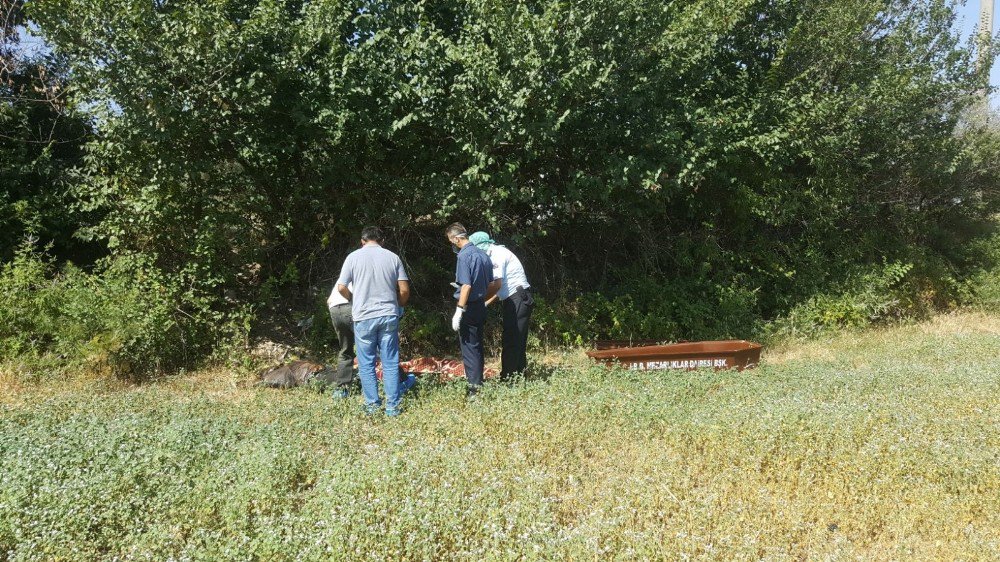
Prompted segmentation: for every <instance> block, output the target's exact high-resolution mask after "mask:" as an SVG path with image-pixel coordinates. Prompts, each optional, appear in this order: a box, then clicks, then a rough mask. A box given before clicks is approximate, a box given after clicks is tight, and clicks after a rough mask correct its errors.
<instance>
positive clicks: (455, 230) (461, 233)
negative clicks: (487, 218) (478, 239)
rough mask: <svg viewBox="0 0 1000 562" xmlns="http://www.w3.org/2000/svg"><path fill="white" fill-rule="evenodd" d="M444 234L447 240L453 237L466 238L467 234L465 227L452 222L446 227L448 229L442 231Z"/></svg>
mask: <svg viewBox="0 0 1000 562" xmlns="http://www.w3.org/2000/svg"><path fill="white" fill-rule="evenodd" d="M444 233H445V235H446V236H448V237H449V238H450V237H452V236H454V237H455V238H468V237H469V232H468V231H467V230H465V227H464V226H462V224H461V223H457V222H453V223H451V224H449V225H448V228H446V229H444Z"/></svg>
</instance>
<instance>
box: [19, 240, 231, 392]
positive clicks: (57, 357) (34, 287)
mask: <svg viewBox="0 0 1000 562" xmlns="http://www.w3.org/2000/svg"><path fill="white" fill-rule="evenodd" d="M202 304H204V301H202ZM198 305H199V301H198V300H197V296H196V295H194V294H192V293H190V292H185V291H184V288H183V287H178V286H176V285H172V284H171V283H170V282H169V281H168V280H167V279H165V278H164V277H163V276H162V275H161V274H160V273H159V272H158V271H157V270H156V269H155V268H151V267H145V264H143V263H142V262H141V261H139V260H136V261H132V262H129V261H127V260H126V259H125V258H124V257H119V258H118V259H116V260H113V261H107V262H105V263H102V264H101V266H100V267H99V268H98V269H97V271H95V272H94V273H88V272H84V271H83V270H81V269H79V268H77V267H75V266H73V265H72V264H66V265H65V266H63V267H62V268H59V269H57V268H56V266H55V264H54V263H53V260H52V258H50V257H49V256H47V255H46V254H45V253H44V252H41V251H39V250H38V249H37V248H36V247H34V246H33V245H31V244H25V245H23V246H22V247H21V248H20V249H19V250H18V251H17V252H16V255H15V257H14V259H13V260H12V261H10V262H8V263H5V264H3V266H2V269H0V360H12V359H19V360H21V361H22V362H24V361H25V360H28V361H29V362H28V365H29V366H48V367H52V366H57V365H67V364H68V365H71V366H82V367H86V368H91V369H101V370H103V369H110V370H111V371H112V372H113V373H115V374H117V375H119V376H122V377H125V378H132V379H136V378H143V377H146V376H148V375H150V374H155V373H158V372H163V371H170V370H176V369H178V368H181V367H183V366H186V365H190V364H192V363H193V362H195V361H197V360H198V359H199V358H201V357H204V356H206V355H207V354H209V353H211V352H212V350H213V346H215V347H217V348H218V350H219V351H220V352H224V351H225V347H224V346H222V345H219V344H221V343H224V342H225V340H226V338H225V337H224V336H229V338H230V339H232V338H237V339H238V338H239V337H240V336H241V335H245V332H246V329H247V327H246V325H245V322H244V323H241V321H240V320H241V319H240V318H239V316H238V315H237V314H221V313H213V312H212V311H211V310H210V309H208V308H205V307H202V308H200V309H199V306H198ZM182 306H184V308H181V307H182ZM199 316H201V317H199ZM207 326H214V328H213V329H212V330H211V331H208V330H207V328H206V327H207Z"/></svg>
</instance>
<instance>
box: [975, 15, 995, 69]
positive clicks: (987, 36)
mask: <svg viewBox="0 0 1000 562" xmlns="http://www.w3.org/2000/svg"><path fill="white" fill-rule="evenodd" d="M993 3H994V0H979V43H980V48H982V49H983V50H982V51H981V53H982V54H981V55H980V59H981V60H982V61H983V64H986V65H989V64H990V57H989V56H983V55H988V54H989V50H990V44H991V43H992V42H993Z"/></svg>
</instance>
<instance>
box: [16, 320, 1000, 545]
mask: <svg viewBox="0 0 1000 562" xmlns="http://www.w3.org/2000/svg"><path fill="white" fill-rule="evenodd" d="M545 363H547V365H545V366H544V367H542V368H539V369H538V373H537V374H536V376H535V377H534V378H533V379H531V380H528V381H524V382H521V383H519V384H516V385H513V386H511V387H491V388H489V389H488V391H487V392H486V393H485V396H484V397H483V400H482V401H480V402H479V403H475V404H470V405H467V404H465V402H464V399H463V388H462V387H461V386H460V385H455V384H452V385H429V384H428V385H422V386H421V387H420V390H419V392H418V394H417V395H416V396H415V397H414V398H413V399H410V400H409V401H408V402H407V407H408V409H407V411H406V412H405V414H404V415H403V416H402V417H401V418H398V419H386V418H384V417H378V418H374V419H370V418H366V417H364V416H362V415H361V412H360V408H359V407H358V403H357V402H356V401H354V400H352V401H351V403H350V404H345V403H333V402H332V401H331V400H330V399H328V398H325V397H324V396H322V395H320V394H317V393H315V392H311V391H308V390H294V391H268V390H259V389H256V388H253V387H250V386H248V385H247V384H246V381H245V380H241V379H240V378H239V377H236V376H235V375H232V374H229V373H226V372H207V371H206V372H201V373H196V374H193V375H190V376H187V377H179V378H175V379H172V380H169V381H166V382H162V383H156V384H149V385H146V386H142V387H129V386H124V385H121V384H118V383H113V382H109V381H107V380H106V379H95V378H80V379H70V380H65V381H62V382H60V383H56V382H52V381H50V382H44V383H34V384H28V383H24V382H23V381H20V379H18V378H17V377H16V376H15V375H13V374H9V373H8V374H7V375H4V376H3V377H2V378H0V387H2V388H0V559H3V558H5V557H6V558H7V559H8V560H95V559H119V560H220V559H234V560H293V559H294V560H327V559H362V558H364V559H366V560H380V559H392V560H396V559H412V560H439V559H470V560H494V559H532V560H534V559H573V560H580V559H592V560H605V559H670V560H673V559H686V558H708V559H773V560H782V559H790V558H794V559H803V558H804V559H829V560H847V559H852V560H853V559H948V560H954V559H965V560H972V559H980V560H988V559H995V558H996V556H997V553H998V552H1000V317H996V316H987V315H980V314H972V313H969V314H961V315H952V316H942V317H939V318H937V319H935V320H933V321H931V322H928V323H925V324H921V325H916V326H908V327H902V328H893V329H887V330H881V331H874V332H865V333H861V334H848V335H842V336H837V337H835V338H832V339H830V340H828V341H813V342H807V343H799V344H786V345H784V346H782V347H780V348H777V349H772V350H769V351H768V353H767V354H766V357H765V361H764V365H763V366H762V367H761V368H758V369H756V370H753V371H748V372H746V373H742V374H741V373H713V372H708V371H703V372H693V373H655V372H646V373H630V372H623V371H606V370H603V369H600V368H595V367H592V366H589V365H587V364H586V362H585V361H584V360H583V358H582V354H581V353H568V354H566V355H565V356H564V357H553V356H549V357H547V358H546V361H545Z"/></svg>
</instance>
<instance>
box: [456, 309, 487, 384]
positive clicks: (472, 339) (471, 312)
mask: <svg viewBox="0 0 1000 562" xmlns="http://www.w3.org/2000/svg"><path fill="white" fill-rule="evenodd" d="M485 325H486V304H484V303H483V301H479V302H470V303H466V306H465V314H463V315H462V322H461V323H459V325H458V343H459V345H460V346H461V347H462V364H463V365H465V380H466V381H468V383H469V386H481V385H482V384H483V363H484V362H485V359H486V357H485V354H484V353H483V328H484V326H485Z"/></svg>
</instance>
